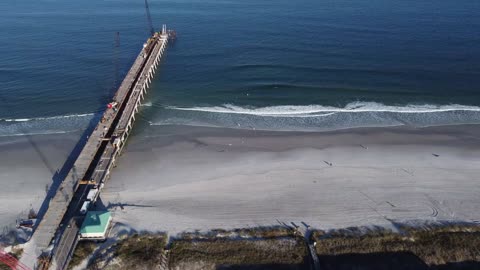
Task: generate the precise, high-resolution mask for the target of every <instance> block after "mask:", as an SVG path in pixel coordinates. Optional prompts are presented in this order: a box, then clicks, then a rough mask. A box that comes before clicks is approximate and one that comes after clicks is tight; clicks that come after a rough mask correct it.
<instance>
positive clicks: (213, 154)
mask: <svg viewBox="0 0 480 270" xmlns="http://www.w3.org/2000/svg"><path fill="white" fill-rule="evenodd" d="M157 129H158V130H153V128H152V127H150V128H147V129H146V130H143V131H141V132H140V135H137V136H133V137H132V138H131V141H130V143H129V145H128V146H127V147H126V149H125V152H124V154H123V156H122V157H121V158H120V159H119V162H118V166H117V168H116V169H115V170H114V172H113V174H112V177H111V179H110V180H109V182H108V183H107V185H106V188H105V190H104V192H103V193H102V200H103V203H104V204H105V205H106V206H108V207H109V208H110V209H111V210H112V211H113V212H114V220H115V221H116V222H120V223H124V224H126V225H129V226H132V227H134V228H135V229H137V230H150V231H157V230H159V231H168V232H170V233H174V234H175V233H179V232H182V231H192V230H196V229H199V230H209V229H214V228H225V229H230V228H239V227H254V226H269V225H278V224H279V222H286V223H289V222H295V223H300V222H305V223H307V224H309V225H311V226H313V227H316V228H320V229H329V228H340V227H348V226H363V225H366V226H368V225H385V226H388V225H389V224H391V222H392V221H396V222H423V221H453V222H457V221H460V222H464V221H466V222H479V220H480V196H479V192H480V181H479V179H478V175H479V173H480V144H479V142H480V140H479V137H478V134H480V127H478V126H456V127H455V126H451V127H437V128H424V129H408V128H389V129H385V128H382V129H356V130H348V131H337V132H328V133H293V132H292V133H288V132H281V133H274V132H259V131H246V130H243V131H242V130H222V129H210V128H191V127H158V128H157Z"/></svg>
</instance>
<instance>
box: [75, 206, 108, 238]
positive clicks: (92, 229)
mask: <svg viewBox="0 0 480 270" xmlns="http://www.w3.org/2000/svg"><path fill="white" fill-rule="evenodd" d="M111 222H112V215H111V214H110V212H108V211H88V212H87V214H86V215H85V220H84V221H83V224H82V227H81V228H80V238H81V239H95V240H104V239H106V237H107V232H108V229H109V227H110V223H111Z"/></svg>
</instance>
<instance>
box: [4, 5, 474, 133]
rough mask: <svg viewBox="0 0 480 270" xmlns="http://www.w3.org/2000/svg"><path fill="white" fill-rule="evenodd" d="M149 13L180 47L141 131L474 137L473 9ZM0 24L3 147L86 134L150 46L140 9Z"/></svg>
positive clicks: (70, 12) (36, 11)
mask: <svg viewBox="0 0 480 270" xmlns="http://www.w3.org/2000/svg"><path fill="white" fill-rule="evenodd" d="M149 3H150V10H151V13H152V19H153V23H154V25H155V26H156V27H157V29H159V28H161V25H162V24H163V23H166V24H167V25H168V26H169V28H171V29H174V30H175V31H176V32H177V37H178V38H177V39H176V40H175V41H173V42H171V43H170V44H169V47H168V49H167V53H166V54H165V57H164V58H163V60H162V64H161V66H160V68H159V69H158V71H157V74H156V76H155V79H154V81H153V83H152V86H151V88H150V90H149V94H148V96H147V97H146V100H145V101H144V106H143V107H142V110H141V111H140V118H141V119H142V120H143V123H144V125H151V126H159V125H160V126H161V125H192V126H211V127H228V128H240V129H258V130H285V131H290V130H295V131H326V130H336V129H345V128H353V127H382V126H400V125H407V126H413V127H424V126H436V125H452V124H479V123H480V46H478V45H479V44H480V16H478V14H480V2H479V1H477V0H459V1H449V0H436V1H433V0H421V1H413V0H405V1H396V0H370V1H358V0H357V1H355V0H321V1H319V0H299V1H286V0H276V1H273V0H262V1H254V0H243V1H234V0H217V1H213V0H150V1H149ZM0 14H2V15H1V16H0V29H1V33H2V35H1V36H0V56H1V61H0V136H11V135H22V134H46V133H47V134H48V133H65V132H72V131H78V130H81V129H85V128H86V127H87V125H88V124H89V122H90V121H91V120H92V119H95V117H98V116H99V115H100V114H101V112H102V111H103V110H104V109H105V106H106V104H107V103H108V102H109V100H110V98H111V97H112V96H113V93H114V91H115V88H116V87H117V86H118V84H119V79H123V76H125V74H126V73H127V71H128V69H129V68H130V65H131V64H132V62H133V60H134V59H135V57H136V56H137V54H138V52H139V51H140V49H141V48H142V45H143V43H144V42H145V40H146V38H147V37H148V24H147V19H146V15H145V7H144V2H143V0H137V1H131V0H108V1H101V0H85V1H60V0H20V1H19V0H4V1H1V2H0ZM116 32H119V33H120V46H119V47H116V46H115V33H116Z"/></svg>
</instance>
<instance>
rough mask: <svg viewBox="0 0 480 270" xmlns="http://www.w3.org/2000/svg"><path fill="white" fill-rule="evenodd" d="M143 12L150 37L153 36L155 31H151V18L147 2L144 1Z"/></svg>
mask: <svg viewBox="0 0 480 270" xmlns="http://www.w3.org/2000/svg"><path fill="white" fill-rule="evenodd" d="M145 10H146V12H147V20H148V28H149V29H148V30H149V31H150V35H151V36H153V34H154V33H155V31H154V30H153V23H152V16H150V8H149V7H148V1H147V0H145Z"/></svg>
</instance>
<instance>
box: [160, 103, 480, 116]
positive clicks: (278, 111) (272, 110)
mask: <svg viewBox="0 0 480 270" xmlns="http://www.w3.org/2000/svg"><path fill="white" fill-rule="evenodd" d="M167 108H169V109H174V110H184V111H198V112H213V113H236V114H251V115H263V116H288V115H291V116H297V115H308V114H318V113H330V114H331V113H337V112H348V113H355V112H396V113H435V112H448V111H475V112H480V107H477V106H465V105H456V104H452V105H429V104H426V105H406V106H389V105H383V104H380V103H376V102H352V103H349V104H347V105H346V106H345V107H343V108H339V107H332V106H322V105H304V106H288V105H287V106H270V107H262V108H249V107H240V106H235V105H231V104H225V105H223V106H215V107H192V108H184V107H173V106H170V107H167Z"/></svg>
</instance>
